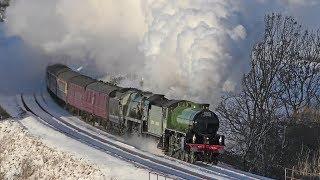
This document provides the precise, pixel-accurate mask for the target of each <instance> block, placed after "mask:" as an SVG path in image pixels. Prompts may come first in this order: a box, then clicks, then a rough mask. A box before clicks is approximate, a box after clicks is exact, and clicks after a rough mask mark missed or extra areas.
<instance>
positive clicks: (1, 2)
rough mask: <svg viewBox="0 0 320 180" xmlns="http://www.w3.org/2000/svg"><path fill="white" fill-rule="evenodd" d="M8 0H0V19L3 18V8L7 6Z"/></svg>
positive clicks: (2, 19)
mask: <svg viewBox="0 0 320 180" xmlns="http://www.w3.org/2000/svg"><path fill="white" fill-rule="evenodd" d="M9 2H10V0H0V21H1V22H3V21H4V20H5V10H6V9H7V7H8V6H9Z"/></svg>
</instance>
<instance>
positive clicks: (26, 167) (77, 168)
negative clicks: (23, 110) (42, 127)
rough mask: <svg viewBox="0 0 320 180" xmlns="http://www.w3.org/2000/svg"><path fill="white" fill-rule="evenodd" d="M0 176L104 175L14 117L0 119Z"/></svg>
mask: <svg viewBox="0 0 320 180" xmlns="http://www.w3.org/2000/svg"><path fill="white" fill-rule="evenodd" d="M0 142H1V144H0V167H1V168H0V179H15V178H21V179H25V178H30V179H39V178H40V179H64V178H66V177H68V178H72V179H78V178H82V179H96V178H100V179H104V178H106V177H105V175H104V174H103V172H102V171H100V170H99V168H98V167H97V166H95V165H91V164H89V163H87V162H85V161H83V160H81V159H77V158H75V157H73V156H72V155H70V154H68V153H65V152H62V151H58V150H56V149H53V148H50V147H48V146H46V145H45V144H44V143H43V142H42V141H41V140H40V139H39V138H36V137H33V136H31V135H30V134H29V133H28V132H27V131H26V130H25V129H23V127H21V125H20V124H19V123H18V122H16V121H14V120H5V121H2V122H0Z"/></svg>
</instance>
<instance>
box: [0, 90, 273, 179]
mask: <svg viewBox="0 0 320 180" xmlns="http://www.w3.org/2000/svg"><path fill="white" fill-rule="evenodd" d="M0 105H1V106H2V107H3V108H4V109H6V111H7V112H9V113H10V114H11V115H12V116H13V117H16V118H15V122H17V123H18V124H19V125H20V126H21V127H24V128H25V129H26V130H28V132H29V134H32V136H33V137H36V138H38V139H39V140H41V142H42V143H44V144H45V145H46V146H48V147H50V148H52V149H54V150H56V151H58V152H63V153H67V154H68V155H70V156H71V157H73V158H75V159H77V160H81V161H82V162H84V163H87V164H90V165H91V166H92V167H94V168H96V169H98V170H99V172H98V173H101V174H100V175H99V174H98V175H94V176H96V177H98V178H96V177H93V179H99V178H106V179H149V175H150V174H149V170H148V169H152V170H154V171H157V172H163V173H165V174H171V175H174V176H177V177H182V178H186V179H195V178H196V179H202V178H205V179H211V178H213V179H267V178H263V177H260V176H256V175H253V174H250V173H246V172H241V171H237V170H234V169H232V168H225V167H219V166H210V167H209V168H208V167H206V168H205V167H199V166H196V165H192V164H189V163H185V162H181V161H179V160H176V159H172V158H170V157H166V156H163V155H161V154H158V153H156V154H158V155H155V154H154V151H152V149H153V147H148V148H146V149H144V148H141V147H139V144H146V143H143V142H140V143H136V142H133V143H132V142H131V143H129V144H128V143H127V142H128V141H127V139H122V138H119V137H115V136H112V135H110V134H108V133H105V132H103V131H100V130H98V129H96V128H94V127H93V126H91V125H88V124H85V123H83V122H82V121H81V120H79V119H78V118H76V117H74V116H71V115H70V114H69V113H68V112H66V111H65V110H63V109H62V108H61V107H59V106H57V105H56V104H55V103H54V102H53V100H52V99H51V98H50V97H49V96H48V95H42V94H41V93H40V94H35V95H23V96H20V95H18V96H16V97H15V96H5V97H3V96H1V95H0ZM26 111H28V112H27V113H25V112H26ZM133 144H134V145H133ZM137 145H138V146H137ZM145 150H147V151H149V152H147V151H145ZM150 150H151V151H152V153H150ZM66 161H68V160H66ZM62 168H65V167H62ZM143 168H147V169H143ZM71 171H72V170H70V171H68V172H71ZM174 176H171V177H174ZM67 177H69V176H67ZM70 178H71V179H73V178H74V177H70ZM0 179H1V178H0ZM85 179H87V178H85ZM88 179H92V178H91V177H88ZM150 179H164V177H161V176H160V177H159V178H157V177H156V175H153V174H151V178H150ZM167 179H168V178H167Z"/></svg>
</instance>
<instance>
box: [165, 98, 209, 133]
mask: <svg viewBox="0 0 320 180" xmlns="http://www.w3.org/2000/svg"><path fill="white" fill-rule="evenodd" d="M203 108H204V107H203V105H201V104H196V103H193V102H190V101H182V102H179V104H178V106H175V107H169V113H168V119H167V120H168V121H167V122H168V123H167V127H168V128H169V129H173V130H176V131H179V132H182V133H186V132H187V131H188V129H189V125H192V123H193V119H194V117H195V115H196V114H198V113H199V112H200V111H202V110H203Z"/></svg>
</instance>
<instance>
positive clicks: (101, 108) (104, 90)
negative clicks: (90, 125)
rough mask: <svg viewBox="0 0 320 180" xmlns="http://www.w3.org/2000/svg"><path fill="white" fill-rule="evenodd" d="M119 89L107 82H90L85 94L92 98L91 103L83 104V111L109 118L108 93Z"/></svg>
mask: <svg viewBox="0 0 320 180" xmlns="http://www.w3.org/2000/svg"><path fill="white" fill-rule="evenodd" d="M117 89H119V88H118V87H117V86H113V85H111V84H107V83H105V82H102V81H97V82H94V83H91V84H89V85H88V86H87V88H86V94H87V95H88V98H89V99H92V100H93V101H92V103H91V104H87V106H85V111H87V112H90V113H92V114H94V115H95V116H98V117H101V118H104V119H109V111H108V109H109V95H110V93H111V92H113V91H115V90H117Z"/></svg>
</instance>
